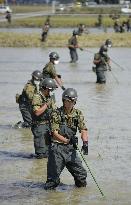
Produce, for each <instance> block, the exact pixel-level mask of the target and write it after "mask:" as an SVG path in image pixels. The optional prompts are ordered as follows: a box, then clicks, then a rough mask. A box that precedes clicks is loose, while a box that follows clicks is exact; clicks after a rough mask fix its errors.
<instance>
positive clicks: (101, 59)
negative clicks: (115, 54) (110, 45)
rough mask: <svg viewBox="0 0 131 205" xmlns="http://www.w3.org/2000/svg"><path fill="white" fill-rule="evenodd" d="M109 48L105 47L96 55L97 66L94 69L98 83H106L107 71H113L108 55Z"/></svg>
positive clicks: (95, 62)
mask: <svg viewBox="0 0 131 205" xmlns="http://www.w3.org/2000/svg"><path fill="white" fill-rule="evenodd" d="M107 50H108V49H107V46H106V45H103V46H102V47H101V49H100V51H99V52H98V53H95V55H94V61H93V63H94V64H95V65H96V66H95V67H93V71H94V72H96V75H97V81H96V83H100V84H103V83H106V77H105V71H107V70H109V71H111V66H110V58H109V56H108V55H107Z"/></svg>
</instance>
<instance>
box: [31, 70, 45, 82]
mask: <svg viewBox="0 0 131 205" xmlns="http://www.w3.org/2000/svg"><path fill="white" fill-rule="evenodd" d="M32 77H33V78H34V79H35V80H41V79H42V78H43V75H42V73H41V71H39V70H35V71H34V72H33V73H32Z"/></svg>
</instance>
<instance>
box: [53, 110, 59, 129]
mask: <svg viewBox="0 0 131 205" xmlns="http://www.w3.org/2000/svg"><path fill="white" fill-rule="evenodd" d="M59 125H60V115H59V113H58V111H57V110H54V111H53V112H52V114H51V131H52V132H53V131H55V130H58V131H59Z"/></svg>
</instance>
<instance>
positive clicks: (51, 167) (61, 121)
mask: <svg viewBox="0 0 131 205" xmlns="http://www.w3.org/2000/svg"><path fill="white" fill-rule="evenodd" d="M51 129H52V131H55V130H58V132H59V134H61V135H63V136H65V137H66V138H69V139H70V138H71V137H72V136H75V135H76V132H77V129H78V130H79V132H81V130H87V128H86V126H85V122H84V117H83V114H82V112H81V111H80V110H78V109H75V108H73V110H72V111H71V113H70V114H68V115H67V114H65V113H64V107H63V106H62V107H60V108H58V109H57V110H56V111H54V112H53V113H52V118H51ZM52 140H53V141H52V144H51V145H50V147H49V157H48V164H47V182H46V185H45V188H47V189H48V188H50V189H51V188H55V187H56V186H57V185H58V184H59V183H60V178H59V177H60V174H61V172H62V170H63V169H64V167H66V168H67V169H68V171H69V172H70V173H71V174H72V176H73V177H74V180H75V185H76V186H77V187H81V186H86V177H87V172H86V170H85V169H84V168H83V166H82V162H81V160H80V159H79V157H78V154H77V152H76V149H75V148H74V147H73V145H72V144H70V143H69V144H63V143H61V142H58V141H56V140H55V139H52Z"/></svg>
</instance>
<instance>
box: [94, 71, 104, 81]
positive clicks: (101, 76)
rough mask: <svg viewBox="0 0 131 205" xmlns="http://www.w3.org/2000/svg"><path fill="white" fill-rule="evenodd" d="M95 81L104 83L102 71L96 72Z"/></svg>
mask: <svg viewBox="0 0 131 205" xmlns="http://www.w3.org/2000/svg"><path fill="white" fill-rule="evenodd" d="M96 76H97V80H96V83H100V84H102V83H106V76H105V72H104V71H96Z"/></svg>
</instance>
